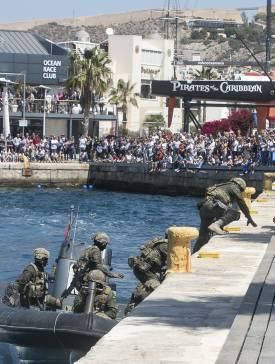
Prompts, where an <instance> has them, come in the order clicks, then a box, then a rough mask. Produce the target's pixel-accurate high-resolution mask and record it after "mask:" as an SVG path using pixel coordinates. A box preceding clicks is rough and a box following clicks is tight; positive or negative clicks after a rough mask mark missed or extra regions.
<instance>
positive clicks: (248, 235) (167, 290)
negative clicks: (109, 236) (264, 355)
mask: <svg viewBox="0 0 275 364" xmlns="http://www.w3.org/2000/svg"><path fill="white" fill-rule="evenodd" d="M261 199H262V200H261ZM263 199H264V200H263ZM258 201H259V202H256V201H255V202H254V203H253V210H256V211H257V214H256V215H253V218H254V219H255V221H256V222H257V224H258V227H257V228H253V227H251V226H248V227H247V226H246V219H245V218H244V217H243V216H242V218H241V220H240V221H238V222H236V223H234V224H232V225H231V226H233V227H240V228H241V230H240V232H236V233H229V234H227V235H224V236H215V237H213V238H212V239H211V240H210V242H209V243H208V244H207V245H206V247H205V248H203V249H202V250H203V251H218V252H219V253H220V257H219V258H216V259H215V258H197V255H195V256H193V257H192V270H193V272H192V273H173V274H170V275H168V277H167V278H166V280H165V281H164V282H163V283H162V284H161V286H160V287H159V288H158V289H157V290H156V291H154V292H153V293H152V294H151V295H150V296H149V297H148V298H147V299H146V300H145V301H144V302H143V303H141V304H140V305H139V306H138V307H137V308H136V309H135V310H134V311H133V313H132V314H131V315H130V316H129V317H127V318H125V319H124V320H122V321H121V322H120V323H119V324H118V325H117V326H116V327H115V328H114V329H113V330H111V332H109V333H108V334H107V335H106V336H105V337H103V338H102V339H101V340H100V341H99V342H98V343H97V345H96V346H95V347H93V348H92V349H91V350H90V352H89V353H88V354H87V355H86V356H85V357H84V358H82V359H80V360H79V361H78V362H77V363H78V364H88V363H91V364H114V363H117V364H126V363H127V364H128V363H133V364H187V363H190V364H201V363H204V364H213V363H215V362H216V360H217V358H218V355H219V352H220V350H221V348H222V346H223V344H224V342H225V340H226V338H227V336H228V333H229V331H230V327H231V325H232V323H233V320H234V318H235V316H236V315H237V313H238V310H239V308H240V305H241V303H242V300H243V297H244V296H245V294H246V291H247V289H248V287H249V284H250V282H251V281H252V279H253V276H254V274H255V272H256V271H257V268H258V266H259V264H260V262H261V260H262V258H263V255H264V253H265V250H266V247H267V244H268V243H269V241H270V239H271V236H272V234H273V232H274V230H275V225H274V224H273V222H272V218H273V216H274V215H275V194H273V193H270V195H267V194H262V195H261V196H260V197H259V198H258Z"/></svg>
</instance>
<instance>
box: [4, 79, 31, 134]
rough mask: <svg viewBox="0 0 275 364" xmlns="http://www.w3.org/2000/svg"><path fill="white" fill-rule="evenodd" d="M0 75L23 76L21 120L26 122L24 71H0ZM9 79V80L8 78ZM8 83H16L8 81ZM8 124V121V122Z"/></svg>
mask: <svg viewBox="0 0 275 364" xmlns="http://www.w3.org/2000/svg"><path fill="white" fill-rule="evenodd" d="M0 75H3V76H5V77H7V76H8V77H10V76H11V77H14V76H16V77H23V111H22V117H23V121H24V122H26V120H25V119H26V74H25V73H24V72H21V73H15V72H0ZM8 81H9V80H8ZM8 83H17V82H12V81H9V82H8ZM8 124H9V122H8ZM23 134H24V127H23Z"/></svg>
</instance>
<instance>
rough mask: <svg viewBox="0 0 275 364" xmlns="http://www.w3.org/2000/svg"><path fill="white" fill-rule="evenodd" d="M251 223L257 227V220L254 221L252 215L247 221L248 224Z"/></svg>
mask: <svg viewBox="0 0 275 364" xmlns="http://www.w3.org/2000/svg"><path fill="white" fill-rule="evenodd" d="M249 224H251V225H252V226H253V227H257V224H256V222H255V221H253V220H252V218H251V217H249V218H248V219H247V223H246V225H247V226H248V225H249Z"/></svg>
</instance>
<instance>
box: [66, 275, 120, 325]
mask: <svg viewBox="0 0 275 364" xmlns="http://www.w3.org/2000/svg"><path fill="white" fill-rule="evenodd" d="M92 282H94V283H95V285H94V286H93V285H90V284H89V283H92ZM89 295H91V297H89ZM89 303H90V305H91V306H92V307H93V308H92V307H90V308H89ZM73 311H74V312H77V313H81V312H87V313H89V311H93V312H95V313H96V314H97V315H99V316H102V317H105V318H110V319H115V318H116V315H117V305H116V298H115V295H114V293H113V291H112V289H111V288H110V287H109V286H108V285H107V283H106V278H105V274H104V273H103V272H102V271H101V270H99V269H95V270H92V271H91V272H89V273H88V274H87V276H86V284H85V283H84V284H83V285H82V287H81V288H80V291H79V294H78V295H77V296H76V298H75V300H74V305H73Z"/></svg>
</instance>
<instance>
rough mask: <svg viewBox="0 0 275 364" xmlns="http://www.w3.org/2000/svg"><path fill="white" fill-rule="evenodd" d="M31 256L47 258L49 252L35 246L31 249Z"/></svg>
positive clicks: (39, 258)
mask: <svg viewBox="0 0 275 364" xmlns="http://www.w3.org/2000/svg"><path fill="white" fill-rule="evenodd" d="M33 256H34V258H35V259H38V260H41V259H43V258H46V259H49V257H50V252H49V251H48V250H46V249H44V248H36V249H34V251H33Z"/></svg>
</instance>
